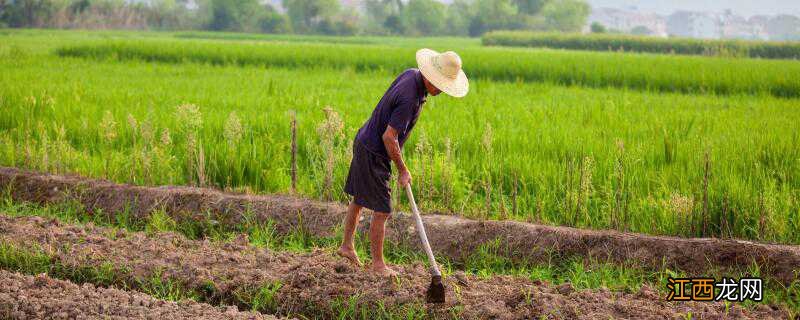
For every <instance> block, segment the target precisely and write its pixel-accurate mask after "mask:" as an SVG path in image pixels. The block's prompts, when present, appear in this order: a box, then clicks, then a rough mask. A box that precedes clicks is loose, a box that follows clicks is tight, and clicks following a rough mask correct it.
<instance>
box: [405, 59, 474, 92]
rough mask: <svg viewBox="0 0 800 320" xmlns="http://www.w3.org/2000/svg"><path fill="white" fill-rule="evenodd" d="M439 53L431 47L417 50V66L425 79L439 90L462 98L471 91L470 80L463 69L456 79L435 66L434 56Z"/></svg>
mask: <svg viewBox="0 0 800 320" xmlns="http://www.w3.org/2000/svg"><path fill="white" fill-rule="evenodd" d="M438 54H439V53H438V52H436V51H433V50H431V49H419V50H418V51H417V67H418V68H419V71H420V72H422V75H423V76H425V79H428V81H429V82H430V83H431V84H433V85H434V86H435V87H436V88H438V89H439V90H442V92H444V93H446V94H447V95H449V96H452V97H456V98H461V97H463V96H466V95H467V92H469V80H468V79H467V75H466V74H465V73H464V71H463V70H459V71H458V75H457V76H456V78H455V79H452V78H449V77H447V76H445V75H443V74H442V73H440V72H439V71H438V70H436V67H434V66H433V61H432V59H433V57H434V56H436V55H438Z"/></svg>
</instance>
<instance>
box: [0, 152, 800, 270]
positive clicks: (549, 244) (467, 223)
mask: <svg viewBox="0 0 800 320" xmlns="http://www.w3.org/2000/svg"><path fill="white" fill-rule="evenodd" d="M0 189H7V190H11V193H12V196H13V197H14V198H15V199H17V200H21V201H32V202H37V203H51V202H58V201H64V200H66V199H73V200H76V201H79V202H80V203H82V204H83V205H84V206H85V207H86V208H87V210H90V211H95V212H103V213H105V214H114V213H116V212H120V211H122V210H129V211H130V213H132V214H134V215H136V216H137V217H146V216H147V215H149V214H150V213H151V212H152V211H154V210H156V209H163V210H165V211H166V212H167V213H169V214H170V215H171V216H173V217H174V218H176V220H182V219H207V218H209V216H207V215H204V214H203V213H205V212H208V213H210V214H211V215H210V218H212V219H215V220H217V221H218V222H220V223H223V224H229V225H230V224H236V223H239V222H240V221H241V219H242V214H243V213H244V212H245V211H248V210H249V211H250V212H252V213H253V214H255V215H256V217H257V218H258V219H260V220H273V221H275V222H276V224H275V225H276V227H277V229H278V230H277V231H278V232H279V233H283V232H287V231H288V230H290V229H291V228H295V227H298V226H299V225H300V224H301V223H302V227H303V229H304V230H306V231H308V232H310V233H312V234H315V235H319V236H329V235H332V233H333V230H334V227H335V226H337V225H339V224H340V223H341V221H342V218H343V217H344V214H345V206H343V205H341V204H338V203H325V202H318V201H311V200H306V199H301V198H297V197H292V196H283V195H259V196H253V195H242V194H231V193H224V192H220V191H216V190H212V189H206V188H192V187H140V186H130V185H123V184H116V183H111V182H108V181H102V180H93V179H86V178H82V177H78V176H61V175H51V174H41V173H35V172H30V171H23V170H19V169H16V168H5V167H0ZM423 219H424V220H425V225H426V228H428V230H429V238H430V241H431V244H432V247H433V249H434V251H435V253H436V254H437V255H441V256H445V257H448V258H449V259H451V261H453V262H456V263H459V262H463V261H464V259H466V258H467V257H468V256H469V255H471V254H472V253H473V252H474V251H475V249H476V248H478V247H479V246H480V245H482V244H485V243H487V242H489V241H493V240H496V239H499V240H500V243H502V244H503V246H501V247H500V248H499V251H498V254H501V255H504V256H506V257H508V258H509V259H511V260H512V261H526V262H547V261H559V259H562V258H569V257H573V256H578V257H593V258H596V259H601V260H607V261H612V262H629V261H635V262H636V263H638V264H640V265H641V266H642V267H645V268H651V269H655V270H663V269H664V268H671V269H676V270H683V271H685V272H687V273H688V274H689V275H703V274H707V273H708V271H710V270H718V271H719V270H721V271H724V270H726V269H738V270H743V269H746V268H747V267H749V266H751V265H752V264H753V263H756V264H758V265H759V267H760V270H761V274H762V275H769V276H771V277H772V278H773V279H775V280H777V281H780V282H783V283H784V284H785V285H789V284H790V283H792V282H793V281H795V280H796V279H797V277H798V274H800V246H791V245H772V244H763V243H755V242H750V241H739V240H722V239H708V238H702V239H700V238H693V239H687V238H676V237H662V236H648V235H642V234H635V233H621V232H615V231H595V230H582V229H575V228H568V227H553V226H543V225H534V224H529V223H522V222H514V221H475V220H469V219H464V218H460V217H455V216H446V215H433V214H432V215H425V216H424V218H423ZM361 228H362V231H364V230H365V229H366V228H367V224H361ZM388 229H389V230H388V234H387V239H388V240H389V241H392V242H395V243H397V244H399V245H403V246H407V247H412V248H418V246H419V241H418V239H417V237H416V234H415V232H414V229H413V223H412V221H411V220H410V217H409V215H407V214H403V213H400V212H398V213H396V214H394V217H393V219H391V220H390V227H389V228H388Z"/></svg>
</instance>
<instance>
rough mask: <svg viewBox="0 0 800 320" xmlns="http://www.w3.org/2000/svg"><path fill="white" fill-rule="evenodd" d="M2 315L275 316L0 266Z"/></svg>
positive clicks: (14, 317)
mask: <svg viewBox="0 0 800 320" xmlns="http://www.w3.org/2000/svg"><path fill="white" fill-rule="evenodd" d="M0 318H3V319H20V320H23V319H98V318H102V319H222V318H225V319H276V318H275V317H272V316H267V315H262V314H258V313H252V312H239V311H238V310H237V309H236V307H227V308H217V307H213V306H210V305H208V304H204V303H197V302H193V301H181V302H179V303H176V302H169V301H163V300H157V299H153V298H152V297H150V296H148V295H145V294H141V293H138V292H128V291H122V290H117V289H113V288H99V287H95V286H93V285H91V284H84V285H82V286H78V285H76V284H74V283H72V282H69V281H63V280H57V279H52V278H50V277H48V276H46V275H38V276H25V275H21V274H18V273H12V272H8V271H3V270H0Z"/></svg>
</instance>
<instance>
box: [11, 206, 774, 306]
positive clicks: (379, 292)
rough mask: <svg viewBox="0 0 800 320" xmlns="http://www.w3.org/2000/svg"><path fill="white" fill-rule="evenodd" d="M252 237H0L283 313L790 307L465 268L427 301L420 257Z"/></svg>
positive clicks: (84, 231) (91, 232)
mask: <svg viewBox="0 0 800 320" xmlns="http://www.w3.org/2000/svg"><path fill="white" fill-rule="evenodd" d="M111 235H113V236H111ZM246 240H247V239H244V238H239V239H236V240H235V241H232V242H230V243H216V242H209V241H196V240H188V239H186V238H184V237H183V236H181V235H175V234H172V233H163V234H156V235H153V236H150V237H148V236H147V235H145V234H144V233H140V232H125V231H116V232H113V231H112V230H110V229H107V228H101V227H95V226H92V225H86V226H74V225H62V224H60V223H59V222H58V221H56V220H50V219H44V218H40V217H19V218H9V217H6V216H2V215H0V242H5V243H10V244H12V245H14V246H16V247H19V248H27V249H31V250H36V248H42V250H44V251H45V253H46V254H48V255H50V256H51V257H53V259H55V260H57V261H58V262H59V263H61V264H63V265H66V266H75V267H92V266H99V265H101V264H103V263H104V262H105V263H107V262H111V263H113V264H114V265H115V266H117V267H120V268H124V269H127V270H132V274H131V275H130V277H131V279H130V280H129V281H130V282H131V283H135V282H136V281H137V280H142V279H143V278H146V277H147V276H149V275H151V274H153V273H154V272H156V271H159V272H161V275H162V277H165V278H169V279H172V280H176V281H179V282H180V283H183V284H185V286H186V287H187V288H188V289H201V288H208V284H209V283H210V284H213V286H214V287H215V288H216V290H213V293H208V294H213V295H216V296H217V297H216V298H218V299H220V301H223V302H225V301H226V300H230V299H231V297H232V296H234V295H235V294H236V293H237V292H243V291H242V290H248V289H251V288H254V287H255V286H257V285H258V284H263V283H274V282H276V281H277V282H280V283H281V284H282V287H281V288H280V289H279V290H278V292H277V294H276V303H277V311H278V313H279V314H292V315H305V316H319V317H323V318H331V317H336V313H335V312H336V309H335V308H334V307H333V306H332V301H336V300H337V299H339V300H345V301H346V300H348V299H354V301H355V302H357V303H358V304H359V306H362V307H366V308H370V310H373V311H374V310H376V309H377V306H376V303H377V302H380V303H382V304H383V306H384V307H385V308H387V309H397V308H403V307H410V306H419V307H421V308H423V309H425V310H427V312H428V313H429V314H430V315H432V316H434V317H437V318H444V317H452V316H453V315H455V316H457V317H459V318H466V319H487V318H495V319H531V318H539V317H542V316H544V317H547V318H557V319H595V318H603V319H607V318H627V319H670V318H682V317H685V316H686V314H687V313H689V312H691V313H692V314H693V315H694V316H695V317H697V318H701V319H722V318H741V319H781V318H787V317H788V314H787V313H786V312H785V311H783V310H778V309H774V308H773V307H770V306H766V305H758V306H757V307H756V308H755V309H754V310H746V309H743V308H741V307H739V306H738V305H734V306H732V308H730V310H729V311H727V312H726V311H725V305H724V304H721V303H701V302H691V303H677V302H666V301H664V297H662V296H659V295H658V294H657V293H656V292H655V291H654V290H652V289H649V288H646V287H645V288H644V289H642V290H641V291H640V292H637V293H618V292H610V291H608V290H582V291H576V290H574V289H573V288H572V287H571V286H570V285H568V284H565V285H560V286H553V285H550V284H547V283H543V282H538V281H537V282H534V281H531V280H529V279H526V278H519V277H511V276H496V277H491V278H483V279H482V278H477V277H473V276H469V275H463V274H461V275H458V276H456V277H447V278H446V279H445V285H446V287H447V299H448V303H447V304H445V305H440V306H437V305H425V304H424V302H423V300H422V299H423V293H424V291H425V289H426V288H427V285H428V283H429V281H430V276H429V274H428V273H427V271H426V269H425V268H424V266H423V265H421V264H415V265H413V266H396V267H395V268H396V269H397V270H398V271H400V274H401V276H400V277H399V278H398V279H396V280H393V279H389V278H384V277H379V276H376V275H374V274H371V273H368V272H365V271H364V270H360V269H356V268H354V267H352V266H351V265H349V264H347V263H346V262H345V261H344V259H343V258H339V257H336V256H335V255H334V254H333V253H332V252H325V251H322V250H317V251H314V252H312V253H307V254H292V253H286V252H271V251H266V250H261V249H256V248H253V247H252V246H248V245H247V244H246V243H247V241H246ZM206 292H208V290H206ZM210 300H214V299H213V297H212V299H210Z"/></svg>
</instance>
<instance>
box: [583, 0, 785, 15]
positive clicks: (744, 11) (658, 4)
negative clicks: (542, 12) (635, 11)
mask: <svg viewBox="0 0 800 320" xmlns="http://www.w3.org/2000/svg"><path fill="white" fill-rule="evenodd" d="M587 2H588V3H589V4H590V5H592V6H593V7H609V8H629V7H631V6H635V7H637V8H639V11H642V12H655V13H658V14H662V15H668V14H671V13H673V12H675V11H676V10H689V11H714V12H722V11H724V10H725V9H731V10H733V11H734V12H735V13H737V14H739V15H742V16H745V17H750V16H753V15H758V14H766V15H775V14H781V13H786V14H793V15H797V16H800V0H669V1H663V0H587Z"/></svg>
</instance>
